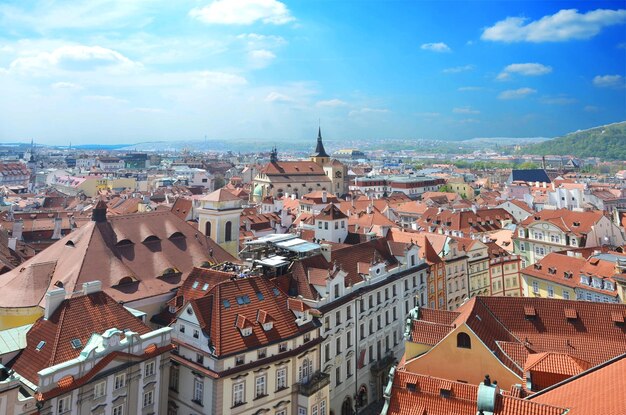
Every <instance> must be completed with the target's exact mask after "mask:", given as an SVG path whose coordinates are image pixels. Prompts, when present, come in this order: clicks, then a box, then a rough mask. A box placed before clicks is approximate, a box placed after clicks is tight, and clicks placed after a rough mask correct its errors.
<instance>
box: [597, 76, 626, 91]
mask: <svg viewBox="0 0 626 415" xmlns="http://www.w3.org/2000/svg"><path fill="white" fill-rule="evenodd" d="M593 84H594V85H595V86H597V87H600V88H620V87H623V86H624V78H623V77H622V76H621V75H598V76H596V77H594V78H593Z"/></svg>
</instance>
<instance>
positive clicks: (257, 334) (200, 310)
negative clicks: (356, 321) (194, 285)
mask: <svg viewBox="0 0 626 415" xmlns="http://www.w3.org/2000/svg"><path fill="white" fill-rule="evenodd" d="M288 301H289V298H288V297H287V296H286V295H285V294H284V293H283V292H282V291H280V290H279V289H278V288H277V287H276V285H275V284H274V283H273V282H271V281H269V280H267V279H266V278H264V277H249V278H237V279H234V280H227V281H223V282H221V283H219V284H217V285H215V286H214V287H212V288H211V289H210V290H209V291H208V293H207V294H206V295H205V296H204V297H202V298H199V299H195V300H192V301H191V306H192V307H193V309H194V312H195V314H196V316H197V317H198V321H199V323H200V326H201V328H202V331H203V332H204V333H205V334H206V335H207V336H208V337H209V338H210V339H211V343H212V345H213V346H214V347H215V353H216V355H218V356H227V355H232V354H236V353H241V352H243V351H246V350H249V349H255V348H258V347H261V346H267V345H269V344H274V343H277V342H279V341H283V340H286V339H289V338H293V337H295V336H297V335H300V334H303V333H305V332H308V331H310V330H312V329H313V328H314V327H315V325H314V323H312V322H311V323H307V324H305V325H303V326H298V325H297V324H296V322H295V315H294V313H293V312H292V311H291V310H290V307H289V303H288ZM292 305H293V304H292ZM259 313H267V314H268V315H269V316H271V319H272V320H273V321H274V324H273V325H272V328H271V329H270V330H267V331H266V330H264V328H263V327H262V323H261V322H260V321H259V319H258V317H259ZM238 327H240V328H243V327H250V328H252V334H251V335H249V336H242V334H241V332H240V331H239V329H238Z"/></svg>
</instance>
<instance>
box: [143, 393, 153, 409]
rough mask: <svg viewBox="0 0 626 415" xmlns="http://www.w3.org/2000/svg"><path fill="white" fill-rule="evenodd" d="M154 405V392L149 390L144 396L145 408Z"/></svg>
mask: <svg viewBox="0 0 626 415" xmlns="http://www.w3.org/2000/svg"><path fill="white" fill-rule="evenodd" d="M150 405H154V390H149V391H147V392H144V394H143V407H144V408H146V407H148V406H150Z"/></svg>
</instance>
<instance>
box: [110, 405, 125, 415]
mask: <svg viewBox="0 0 626 415" xmlns="http://www.w3.org/2000/svg"><path fill="white" fill-rule="evenodd" d="M111 413H112V415H124V405H118V406H114V407H113V412H111Z"/></svg>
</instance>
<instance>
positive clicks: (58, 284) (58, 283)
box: [54, 281, 63, 288]
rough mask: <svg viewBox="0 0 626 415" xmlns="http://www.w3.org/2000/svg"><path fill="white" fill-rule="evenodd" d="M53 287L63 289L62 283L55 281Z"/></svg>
mask: <svg viewBox="0 0 626 415" xmlns="http://www.w3.org/2000/svg"><path fill="white" fill-rule="evenodd" d="M54 286H55V287H59V288H63V283H62V282H61V281H57V282H55V283H54Z"/></svg>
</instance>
